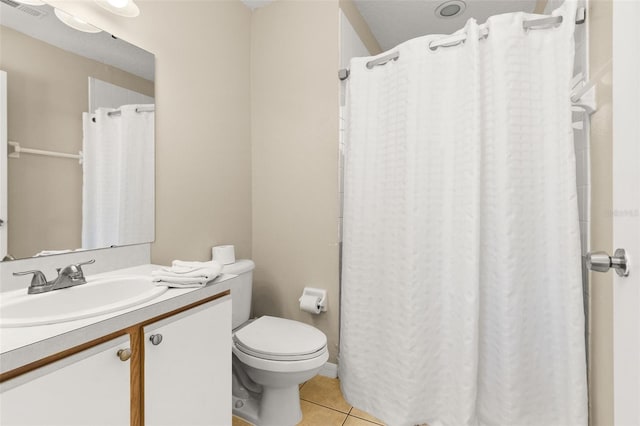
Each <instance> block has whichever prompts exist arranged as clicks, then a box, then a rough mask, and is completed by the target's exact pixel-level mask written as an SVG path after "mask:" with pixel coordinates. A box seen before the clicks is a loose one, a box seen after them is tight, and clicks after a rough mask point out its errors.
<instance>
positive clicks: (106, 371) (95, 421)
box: [0, 335, 131, 426]
mask: <svg viewBox="0 0 640 426" xmlns="http://www.w3.org/2000/svg"><path fill="white" fill-rule="evenodd" d="M126 348H129V336H128V335H127V336H122V337H118V338H116V339H113V340H110V341H108V342H106V343H103V344H100V345H97V346H94V347H92V348H90V349H87V350H85V351H82V352H79V353H77V354H75V355H72V356H70V357H67V358H64V359H62V360H60V361H57V362H54V363H52V364H49V365H47V366H45V367H41V368H39V369H37V370H34V371H32V372H30V373H26V374H23V375H22V376H18V377H16V378H15V379H11V380H8V381H6V382H3V383H2V384H1V385H0V392H1V393H0V424H2V425H11V426H19V425H25V426H27V425H29V426H43V425H47V426H93V425H96V426H97V425H103V426H128V425H129V423H130V421H131V416H130V412H131V409H130V408H131V402H130V397H129V395H130V380H129V377H130V374H129V370H130V363H129V361H121V360H120V358H119V357H118V355H117V353H118V350H119V349H126Z"/></svg>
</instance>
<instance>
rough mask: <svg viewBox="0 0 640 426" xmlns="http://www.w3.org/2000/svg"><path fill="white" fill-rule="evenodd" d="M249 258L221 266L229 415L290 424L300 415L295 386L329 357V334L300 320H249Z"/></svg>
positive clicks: (268, 424)
mask: <svg viewBox="0 0 640 426" xmlns="http://www.w3.org/2000/svg"><path fill="white" fill-rule="evenodd" d="M254 267H255V264H254V263H253V261H251V260H239V261H237V262H236V263H233V264H230V265H225V267H224V269H223V270H222V272H223V273H225V274H234V275H238V277H237V278H235V279H234V280H231V281H230V282H231V283H232V284H231V303H232V311H233V320H232V323H233V343H232V351H233V414H234V415H236V416H238V417H241V418H243V419H245V420H246V421H248V422H250V423H253V424H254V425H256V426H293V425H295V424H297V423H298V422H300V420H301V419H302V411H301V410H300V395H299V386H300V384H301V383H303V382H305V381H307V380H309V379H310V378H312V377H313V376H315V375H316V374H317V373H318V371H320V369H321V368H322V366H323V365H324V364H325V363H326V362H327V360H328V359H329V352H328V350H327V337H326V336H325V334H324V333H323V332H321V331H320V330H318V329H317V328H315V327H312V326H310V325H307V324H304V323H301V322H299V321H293V320H288V319H284V318H277V317H271V316H263V317H260V318H257V319H254V320H250V319H249V316H250V311H251V289H252V286H253V269H254Z"/></svg>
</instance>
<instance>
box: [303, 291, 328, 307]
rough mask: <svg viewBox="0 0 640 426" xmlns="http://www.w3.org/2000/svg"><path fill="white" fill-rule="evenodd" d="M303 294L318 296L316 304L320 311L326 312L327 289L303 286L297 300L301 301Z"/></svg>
mask: <svg viewBox="0 0 640 426" xmlns="http://www.w3.org/2000/svg"><path fill="white" fill-rule="evenodd" d="M305 296H307V297H315V298H319V300H318V302H317V305H318V307H319V308H320V312H327V290H325V289H322V288H313V287H305V288H304V290H302V296H300V299H298V301H299V302H302V299H304V298H305Z"/></svg>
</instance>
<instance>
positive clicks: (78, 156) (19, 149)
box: [7, 141, 82, 164]
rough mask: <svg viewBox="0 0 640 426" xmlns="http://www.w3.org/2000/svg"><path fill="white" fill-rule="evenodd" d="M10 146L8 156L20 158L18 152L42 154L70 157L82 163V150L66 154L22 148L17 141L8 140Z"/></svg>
mask: <svg viewBox="0 0 640 426" xmlns="http://www.w3.org/2000/svg"><path fill="white" fill-rule="evenodd" d="M7 143H8V144H9V146H10V147H11V148H13V152H10V153H9V155H8V156H9V157H10V158H20V154H32V155H44V156H46V157H57V158H72V159H74V160H78V162H79V164H82V151H80V152H78V153H77V154H67V153H66V152H55V151H45V150H42V149H33V148H23V147H21V146H20V143H19V142H14V141H9V142H7Z"/></svg>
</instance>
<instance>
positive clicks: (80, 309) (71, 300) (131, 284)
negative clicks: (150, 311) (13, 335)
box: [0, 275, 167, 327]
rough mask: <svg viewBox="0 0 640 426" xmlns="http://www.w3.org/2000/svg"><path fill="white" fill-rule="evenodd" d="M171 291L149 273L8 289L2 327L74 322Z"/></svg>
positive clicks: (1, 305) (0, 305) (0, 311)
mask: <svg viewBox="0 0 640 426" xmlns="http://www.w3.org/2000/svg"><path fill="white" fill-rule="evenodd" d="M165 291H167V287H165V286H157V285H155V284H154V283H152V282H151V278H150V277H147V276H134V275H128V276H110V277H103V278H94V277H89V278H87V283H86V284H81V285H78V286H75V287H70V288H65V289H62V290H55V291H51V292H48V293H42V294H27V291H26V289H23V290H16V291H11V292H6V293H3V294H2V299H1V300H0V327H28V326H34V325H43V324H55V323H59V322H66V321H74V320H77V319H81V318H89V317H93V316H97V315H102V314H106V313H109V312H114V311H119V310H121V309H125V308H129V307H131V306H135V305H139V304H142V303H144V302H147V301H149V300H152V299H154V298H156V297H158V296H160V295H161V294H163V293H164V292H165Z"/></svg>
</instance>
